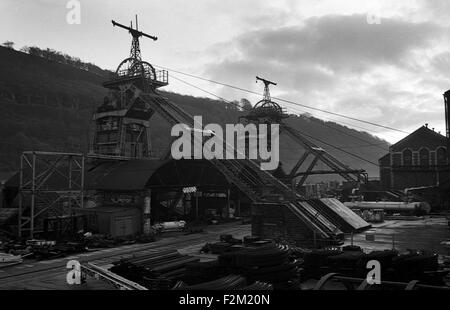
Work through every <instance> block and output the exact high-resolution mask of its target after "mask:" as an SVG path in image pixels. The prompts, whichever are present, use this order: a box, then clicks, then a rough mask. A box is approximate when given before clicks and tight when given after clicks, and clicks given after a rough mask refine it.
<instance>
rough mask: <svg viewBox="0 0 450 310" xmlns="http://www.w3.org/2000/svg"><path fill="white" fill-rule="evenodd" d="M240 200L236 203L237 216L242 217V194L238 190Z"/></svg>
mask: <svg viewBox="0 0 450 310" xmlns="http://www.w3.org/2000/svg"><path fill="white" fill-rule="evenodd" d="M237 195H238V198H237V203H236V215H237V216H239V217H240V216H241V192H240V191H239V190H238V194H237Z"/></svg>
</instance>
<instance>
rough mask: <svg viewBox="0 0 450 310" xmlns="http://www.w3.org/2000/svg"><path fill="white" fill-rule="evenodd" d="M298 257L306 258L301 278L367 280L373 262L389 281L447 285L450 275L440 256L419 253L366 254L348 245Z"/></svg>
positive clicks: (381, 252)
mask: <svg viewBox="0 0 450 310" xmlns="http://www.w3.org/2000/svg"><path fill="white" fill-rule="evenodd" d="M296 256H297V257H301V258H302V259H303V264H302V269H303V271H302V273H301V276H302V278H315V279H318V278H320V277H322V276H324V275H326V274H328V273H331V272H334V273H339V274H341V275H345V276H350V277H357V278H365V277H366V276H367V272H368V269H367V262H369V261H371V260H377V261H379V262H380V265H381V266H382V269H381V274H382V276H381V278H382V279H384V280H387V281H388V280H389V281H400V282H409V281H412V280H419V281H420V282H423V283H427V284H430V285H445V282H444V280H443V277H444V276H445V274H447V273H448V272H449V270H446V269H442V268H440V266H439V264H438V255H437V254H435V253H427V252H424V251H416V250H409V251H407V252H405V253H399V252H397V251H396V250H385V251H372V252H370V253H364V252H363V251H362V249H361V248H360V247H357V246H347V247H343V248H342V249H332V250H313V251H305V252H302V253H297V254H296Z"/></svg>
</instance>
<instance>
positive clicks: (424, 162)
mask: <svg viewBox="0 0 450 310" xmlns="http://www.w3.org/2000/svg"><path fill="white" fill-rule="evenodd" d="M419 164H420V165H421V166H425V167H428V166H429V165H430V151H428V150H427V149H421V150H420V152H419Z"/></svg>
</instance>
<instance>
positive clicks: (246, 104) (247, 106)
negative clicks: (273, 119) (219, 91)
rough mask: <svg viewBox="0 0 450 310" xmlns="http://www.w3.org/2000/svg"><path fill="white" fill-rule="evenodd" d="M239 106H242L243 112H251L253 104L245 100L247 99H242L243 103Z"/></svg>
mask: <svg viewBox="0 0 450 310" xmlns="http://www.w3.org/2000/svg"><path fill="white" fill-rule="evenodd" d="M239 105H240V106H241V109H242V110H243V111H248V110H250V109H251V108H252V104H251V103H250V101H248V100H247V99H245V98H242V99H241V102H240V104H239Z"/></svg>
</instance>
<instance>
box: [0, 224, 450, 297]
mask: <svg viewBox="0 0 450 310" xmlns="http://www.w3.org/2000/svg"><path fill="white" fill-rule="evenodd" d="M250 231H251V227H250V225H241V224H240V223H236V222H235V223H227V224H221V225H214V226H209V227H207V228H206V229H205V231H204V232H203V233H197V234H191V235H184V234H182V233H171V234H168V235H165V236H163V237H162V238H160V239H159V240H157V241H155V242H152V243H148V244H134V245H128V246H122V247H117V248H112V249H104V250H100V251H96V252H88V253H83V254H79V255H74V256H70V257H65V258H61V259H55V260H50V261H31V260H30V261H25V262H24V263H23V264H21V265H17V266H12V267H8V268H3V269H0V289H44V290H45V289H63V290H73V289H78V290H79V289H82V290H96V289H113V288H112V287H111V286H110V285H109V284H106V283H103V282H101V281H99V280H94V279H88V281H87V283H85V284H83V285H79V286H71V285H68V284H67V283H66V274H67V271H68V270H67V269H66V264H67V262H68V261H69V260H78V261H80V262H81V263H84V262H92V263H94V264H96V265H98V266H102V267H105V268H107V267H109V266H110V265H111V263H112V262H113V261H116V260H119V259H120V258H126V257H130V256H131V255H139V254H146V253H151V252H155V251H161V250H165V249H169V248H175V249H177V250H179V251H180V252H181V253H183V254H189V255H195V256H199V257H201V258H202V259H204V260H207V259H214V258H215V256H214V255H210V254H200V253H199V250H200V249H201V248H202V247H203V246H204V245H205V243H206V242H217V241H218V240H219V236H220V235H221V234H232V235H233V236H234V237H235V238H242V237H244V236H247V235H250ZM367 235H370V236H372V235H373V236H374V240H373V239H372V240H373V241H372V240H371V241H369V240H366V239H371V238H367ZM446 240H449V241H450V227H449V226H448V225H447V221H446V219H445V218H444V217H425V218H421V219H415V220H389V221H386V222H384V223H381V224H375V225H373V227H372V229H370V230H368V231H365V232H362V233H359V234H355V235H354V236H353V244H354V245H359V246H361V247H362V248H363V249H365V250H366V251H371V250H385V249H392V247H394V248H395V249H397V250H399V251H405V250H407V249H418V250H422V249H423V250H429V251H433V252H437V253H439V254H440V255H441V256H445V255H450V252H449V248H448V246H447V247H446V246H445V245H443V244H441V243H442V242H443V241H446ZM345 244H351V237H350V236H348V237H347V239H346V242H345Z"/></svg>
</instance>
